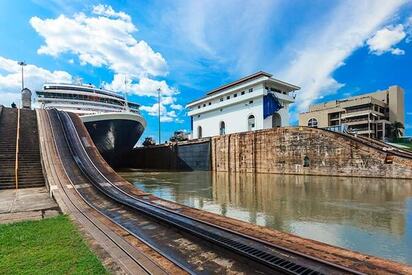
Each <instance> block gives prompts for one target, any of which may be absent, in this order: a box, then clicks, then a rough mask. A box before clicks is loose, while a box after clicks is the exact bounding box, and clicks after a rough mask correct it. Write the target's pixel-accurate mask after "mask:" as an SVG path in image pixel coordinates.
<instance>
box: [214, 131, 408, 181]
mask: <svg viewBox="0 0 412 275" xmlns="http://www.w3.org/2000/svg"><path fill="white" fill-rule="evenodd" d="M211 147H212V154H211V157H212V170H214V171H230V172H255V173H279V174H307V175H335V176H364V177H387V178H412V159H408V158H403V157H397V156H390V157H391V160H393V162H392V163H387V162H388V161H387V160H388V159H387V157H388V155H390V152H385V151H382V150H378V149H376V148H372V147H370V146H367V145H365V144H362V143H360V142H359V141H356V140H354V139H351V138H348V137H346V136H343V135H339V134H337V133H334V132H330V131H324V130H320V129H316V128H308V127H299V128H292V127H288V128H276V129H269V130H261V131H255V132H245V133H238V134H231V135H225V136H217V137H213V138H212V142H211ZM305 158H306V164H307V167H305V165H304V164H305V161H304V159H305Z"/></svg>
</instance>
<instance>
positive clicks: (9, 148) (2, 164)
mask: <svg viewBox="0 0 412 275" xmlns="http://www.w3.org/2000/svg"><path fill="white" fill-rule="evenodd" d="M16 136H17V109H11V108H4V107H3V108H2V113H1V116H0V189H6V188H14V187H15V175H14V168H15V163H16Z"/></svg>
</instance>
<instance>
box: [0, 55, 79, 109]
mask: <svg viewBox="0 0 412 275" xmlns="http://www.w3.org/2000/svg"><path fill="white" fill-rule="evenodd" d="M24 75H25V77H24V86H25V87H26V88H29V89H30V90H31V91H32V93H33V94H34V92H35V90H37V89H41V88H42V85H43V84H44V82H71V81H72V76H71V75H70V74H69V73H67V72H65V71H49V70H46V69H44V68H41V67H37V66H35V65H32V64H28V65H27V66H25V67H24ZM20 90H21V67H20V66H19V65H18V64H17V60H12V59H8V58H5V57H2V56H0V104H3V105H5V106H9V105H10V104H11V103H12V102H15V103H17V102H18V101H19V100H20Z"/></svg>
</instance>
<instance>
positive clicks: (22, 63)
mask: <svg viewBox="0 0 412 275" xmlns="http://www.w3.org/2000/svg"><path fill="white" fill-rule="evenodd" d="M17 64H19V65H20V66H21V90H22V91H23V89H24V69H23V68H24V66H26V65H27V64H26V63H24V61H20V62H18V63H17Z"/></svg>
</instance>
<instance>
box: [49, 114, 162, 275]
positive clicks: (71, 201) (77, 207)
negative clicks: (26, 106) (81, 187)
mask: <svg viewBox="0 0 412 275" xmlns="http://www.w3.org/2000/svg"><path fill="white" fill-rule="evenodd" d="M46 114H47V116H48V118H49V121H50V123H51V118H50V115H49V113H48V112H46ZM51 131H52V133H51V134H52V136H53V140H54V143H55V145H56V148H58V147H57V144H56V136H55V133H54V130H53V127H51ZM57 154H59V150H57ZM59 157H61V156H60V155H59ZM66 175H67V174H66ZM67 178H68V179H69V181H71V179H70V177H67ZM60 185H61V188H62V190H63V192H64V194H65V195H66V197H67V199H68V201H69V202H70V203H71V204H72V205H73V207H74V208H76V209H77V211H78V212H79V213H80V214H81V215H82V216H83V217H84V218H85V219H87V220H88V221H89V222H90V223H91V224H93V225H94V226H95V227H96V228H98V229H99V231H100V232H101V233H102V234H103V235H105V236H106V237H107V238H108V239H109V240H111V241H112V242H113V243H114V244H115V245H116V246H117V247H118V248H119V249H120V250H122V251H123V252H124V253H125V254H126V255H128V256H129V257H130V258H131V259H132V260H133V261H134V262H135V263H136V264H137V265H139V266H140V267H141V268H142V269H143V270H144V271H145V272H147V274H153V273H152V272H151V271H150V270H148V269H147V268H146V267H145V266H144V265H142V264H141V263H140V260H139V259H136V258H135V257H134V256H133V255H131V254H130V253H129V252H128V251H127V250H126V249H124V248H123V247H122V246H121V245H120V244H118V243H117V241H116V240H115V239H113V238H112V237H111V236H110V235H108V234H107V233H106V232H105V231H104V230H102V229H101V228H100V226H99V225H98V224H97V223H96V222H95V221H94V220H93V219H91V218H90V217H89V216H88V215H87V214H85V213H84V211H83V209H82V208H80V207H79V206H78V205H77V203H76V202H74V199H73V198H72V196H71V195H70V194H69V193H68V191H67V189H66V187H65V186H63V185H62V184H60ZM76 191H77V190H76ZM86 203H87V202H86ZM87 204H88V203H87ZM88 205H89V206H91V207H92V208H93V209H95V210H96V211H98V210H97V209H96V208H95V207H93V206H92V205H90V204H88ZM98 212H99V213H100V211H98ZM153 264H154V265H156V266H158V267H159V268H160V269H161V270H163V268H162V267H161V266H159V265H157V264H156V263H154V262H153ZM165 273H166V272H165Z"/></svg>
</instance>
